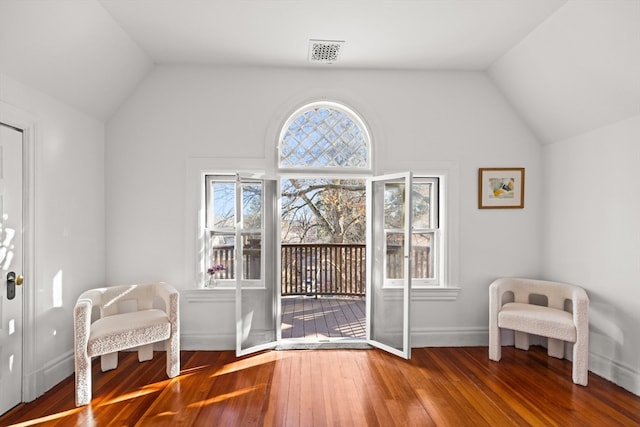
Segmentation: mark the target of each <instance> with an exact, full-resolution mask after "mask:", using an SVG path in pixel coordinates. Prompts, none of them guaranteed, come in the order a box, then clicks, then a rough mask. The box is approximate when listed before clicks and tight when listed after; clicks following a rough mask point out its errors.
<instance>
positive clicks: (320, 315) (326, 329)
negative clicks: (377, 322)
mask: <svg viewBox="0 0 640 427" xmlns="http://www.w3.org/2000/svg"><path fill="white" fill-rule="evenodd" d="M365 328H366V320H365V299H364V298H362V297H318V298H314V297H305V296H298V297H283V298H282V338H283V339H292V338H305V339H317V340H325V339H332V338H335V339H339V338H354V339H363V338H365V336H366V330H365Z"/></svg>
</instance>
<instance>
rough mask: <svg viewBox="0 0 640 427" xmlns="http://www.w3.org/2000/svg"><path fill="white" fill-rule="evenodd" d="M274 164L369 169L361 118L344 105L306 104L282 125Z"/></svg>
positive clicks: (330, 103)
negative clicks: (277, 156)
mask: <svg viewBox="0 0 640 427" xmlns="http://www.w3.org/2000/svg"><path fill="white" fill-rule="evenodd" d="M278 166H279V167H280V168H281V169H291V168H293V169H295V168H317V169H327V168H338V169H342V170H344V169H351V170H357V171H365V170H370V169H371V148H370V138H369V133H368V132H367V128H366V126H365V124H364V122H363V121H362V119H360V117H358V115H357V114H355V113H354V112H353V111H352V110H350V109H349V108H347V107H345V106H344V105H340V104H337V103H333V102H314V103H311V104H307V105H305V106H304V107H302V108H300V109H298V110H297V111H296V112H295V113H293V114H292V115H291V117H290V118H289V120H287V122H286V123H285V125H284V126H283V128H282V132H281V135H280V141H279V158H278Z"/></svg>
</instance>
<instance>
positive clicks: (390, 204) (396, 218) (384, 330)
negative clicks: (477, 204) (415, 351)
mask: <svg viewBox="0 0 640 427" xmlns="http://www.w3.org/2000/svg"><path fill="white" fill-rule="evenodd" d="M412 185H413V183H412V174H411V173H410V172H407V173H403V174H396V175H384V176H380V177H376V178H371V179H369V180H368V181H367V341H368V342H369V343H370V344H371V345H373V346H376V347H378V348H381V349H383V350H385V351H388V352H390V353H393V354H395V355H397V356H400V357H404V358H405V359H409V358H410V357H411V340H410V324H409V319H410V317H409V316H410V301H411V276H412V275H411V258H410V254H411V221H412V209H411V206H412V203H411V189H412Z"/></svg>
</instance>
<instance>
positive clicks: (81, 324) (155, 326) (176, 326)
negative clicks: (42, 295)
mask: <svg viewBox="0 0 640 427" xmlns="http://www.w3.org/2000/svg"><path fill="white" fill-rule="evenodd" d="M157 307H162V308H157ZM178 307H179V293H178V291H176V289H175V288H174V287H173V286H171V285H167V284H165V283H147V284H134V285H119V286H110V287H105V288H98V289H90V290H88V291H86V292H84V293H83V294H82V295H80V297H78V301H77V302H76V306H75V309H74V313H73V314H74V316H73V322H74V340H75V342H74V353H75V373H76V376H75V379H76V381H75V386H76V406H82V405H86V404H88V403H90V402H91V359H92V358H93V357H97V356H100V357H101V361H100V362H101V369H102V371H103V372H104V371H107V370H111V369H115V368H117V366H118V352H119V351H122V350H127V349H136V348H137V351H138V360H139V361H140V362H143V361H146V360H151V359H152V358H153V344H154V343H155V342H160V341H164V342H165V350H166V353H167V355H166V356H167V376H168V377H169V378H173V377H175V376H177V375H178V374H179V373H180V318H179V312H178ZM94 308H97V310H96V314H97V315H98V318H97V319H96V320H95V321H93V322H92V315H93V316H96V315H94V314H93V312H94V310H93V309H94Z"/></svg>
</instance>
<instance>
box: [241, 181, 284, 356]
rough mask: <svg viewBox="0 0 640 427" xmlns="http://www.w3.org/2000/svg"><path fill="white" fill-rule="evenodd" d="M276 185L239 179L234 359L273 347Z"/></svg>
mask: <svg viewBox="0 0 640 427" xmlns="http://www.w3.org/2000/svg"><path fill="white" fill-rule="evenodd" d="M277 188H278V185H277V181H276V180H274V179H264V178H262V179H254V178H245V177H238V178H237V180H236V204H235V205H236V206H235V209H236V216H235V217H236V221H237V223H236V227H235V228H236V235H235V241H236V245H235V250H236V254H235V257H234V258H235V260H236V263H235V266H234V276H235V277H236V355H238V356H243V355H246V354H249V353H254V352H256V351H260V350H264V349H268V348H273V347H275V346H276V344H277V339H278V335H279V333H278V328H279V327H280V324H279V322H278V319H279V318H280V314H279V313H278V311H279V307H280V304H279V303H278V298H279V296H280V293H279V291H278V284H279V283H280V281H279V280H278V279H279V268H278V265H279V260H280V257H279V256H278V255H279V254H280V250H279V240H278V239H277V238H276V236H277V233H278V227H277V222H276V218H277V192H276V189H277Z"/></svg>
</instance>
